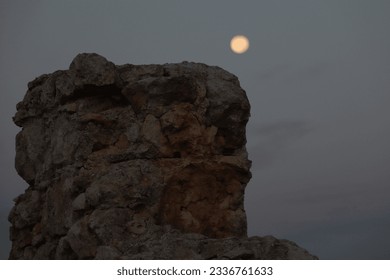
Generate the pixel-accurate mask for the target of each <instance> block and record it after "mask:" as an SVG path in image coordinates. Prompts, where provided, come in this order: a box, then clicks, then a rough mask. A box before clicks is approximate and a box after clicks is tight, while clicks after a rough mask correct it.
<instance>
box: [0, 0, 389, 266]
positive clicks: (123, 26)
mask: <svg viewBox="0 0 390 280" xmlns="http://www.w3.org/2000/svg"><path fill="white" fill-rule="evenodd" d="M389 30H390V1H389V0H370V1H369V0H353V1H347V0H323V1H320V0H294V1H291V0H253V1H245V0H243V1H237V0H235V1H230V0H228V1H227V0H224V1H210V0H209V1H205V0H198V1H189V0H181V1H179V0H177V1H172V0H164V1H157V0H155V1H148V0H138V1H133V0H122V1H100V0H99V1H98V0H93V1H92V0H88V1H87V0H84V1H80V0H78V1H48V0H46V1H40V0H37V1H28V0H25V1H20V0H12V1H10V0H9V1H6V0H0V61H1V63H0V118H1V122H0V131H1V138H0V152H1V157H0V167H1V168H0V176H1V183H0V259H6V258H8V253H9V250H10V245H11V243H10V241H9V237H8V232H9V226H10V224H9V223H8V222H7V216H8V213H9V211H10V209H11V207H12V206H13V199H14V198H15V197H17V196H18V195H20V194H22V193H23V192H24V190H25V189H26V188H27V183H25V182H24V181H23V180H22V179H21V178H20V177H19V176H18V175H17V173H16V171H15V168H14V156H15V135H16V133H17V132H18V131H19V130H20V128H18V127H17V126H16V125H14V124H13V122H12V116H13V115H14V114H15V112H16V104H17V103H18V102H19V101H21V100H22V99H23V96H24V95H25V93H26V90H27V83H28V82H29V81H31V80H33V79H34V78H36V77H37V76H39V75H41V74H45V73H51V72H53V71H55V70H59V69H68V67H69V64H70V62H71V61H72V59H73V58H74V57H75V56H76V55H77V54H78V53H82V52H96V53H98V54H100V55H102V56H104V57H106V58H107V59H108V60H110V61H112V62H114V63H115V64H118V65H120V64H126V63H131V64H152V63H153V64H156V63H158V64H160V63H173V62H181V61H192V62H202V63H206V64H208V65H217V66H220V67H222V68H224V69H225V70H227V71H229V72H231V73H233V74H235V75H236V76H238V78H239V80H240V82H241V86H242V87H243V88H244V89H245V91H246V93H247V95H248V98H249V101H250V103H251V118H250V121H249V123H248V126H247V139H248V143H247V148H248V152H249V158H250V159H251V160H252V162H253V165H252V169H251V171H252V175H253V178H252V180H251V181H250V183H249V184H248V186H247V189H246V196H245V207H246V211H247V217H248V233H249V235H250V236H253V235H259V236H264V235H273V236H275V237H277V238H282V239H289V240H292V241H294V242H296V243H297V244H298V245H300V246H301V247H303V248H305V249H307V250H308V251H309V252H310V253H312V254H314V255H317V256H318V257H319V258H320V259H390V238H389V236H390V203H389V201H390V144H389V143H390V110H389V107H390V31H389ZM235 35H245V36H247V37H248V38H249V40H250V47H249V50H248V51H247V52H245V53H243V54H236V53H233V52H232V51H231V50H230V45H229V44H230V40H231V38H232V37H233V36H235ZM31 211H34V209H31Z"/></svg>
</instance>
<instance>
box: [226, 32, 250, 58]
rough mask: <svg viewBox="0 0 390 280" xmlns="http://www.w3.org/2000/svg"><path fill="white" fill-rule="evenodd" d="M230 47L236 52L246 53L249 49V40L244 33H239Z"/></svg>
mask: <svg viewBox="0 0 390 280" xmlns="http://www.w3.org/2000/svg"><path fill="white" fill-rule="evenodd" d="M230 48H231V49H232V51H233V52H235V53H239V54H241V53H244V52H246V51H247V50H248V49H249V40H248V38H247V37H245V36H243V35H237V36H234V37H233V38H232V40H231V41H230Z"/></svg>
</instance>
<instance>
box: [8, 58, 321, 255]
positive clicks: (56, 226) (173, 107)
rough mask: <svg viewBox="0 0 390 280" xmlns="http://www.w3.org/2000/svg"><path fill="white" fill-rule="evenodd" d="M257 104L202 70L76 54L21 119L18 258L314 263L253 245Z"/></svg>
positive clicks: (282, 249)
mask: <svg viewBox="0 0 390 280" xmlns="http://www.w3.org/2000/svg"><path fill="white" fill-rule="evenodd" d="M249 111H250V105H249V102H248V99H247V97H246V94H245V92H244V91H243V90H242V89H241V88H240V86H239V82H238V79H237V78H236V77H235V76H234V75H232V74H230V73H228V72H226V71H224V70H222V69H221V68H218V67H210V66H207V65H204V64H199V63H187V62H183V63H179V64H165V65H130V64H126V65H122V66H116V65H114V64H113V63H111V62H109V61H107V60H106V59H105V58H104V57H102V56H99V55H97V54H79V55H78V56H76V58H75V59H74V60H73V61H72V63H71V65H70V68H69V70H66V71H56V72H54V73H52V74H49V75H42V76H40V77H38V78H36V79H35V80H34V81H32V82H30V83H29V84H28V91H27V94H26V96H25V98H24V100H23V101H22V102H20V103H19V104H18V105H17V113H16V115H15V117H14V122H15V124H16V125H18V126H20V127H22V130H21V132H19V134H18V135H17V137H16V161H15V165H16V169H17V171H18V173H19V175H20V176H21V177H22V178H23V179H24V180H25V181H26V182H27V183H28V184H29V187H28V189H27V190H26V191H25V193H24V194H22V195H20V196H19V197H18V198H17V199H16V200H15V206H14V208H13V209H12V211H11V213H10V215H9V220H10V222H11V223H12V227H11V233H10V235H11V240H12V250H11V252H10V259H224V258H226V259H312V258H315V257H313V256H312V255H310V254H309V253H308V252H306V251H305V250H304V249H301V248H299V247H298V246H297V245H296V244H294V243H292V242H290V241H286V240H277V239H275V238H273V237H271V236H268V237H251V238H248V237H247V233H246V230H247V224H246V215H245V211H244V208H243V201H244V190H245V186H246V184H247V183H248V181H249V179H250V177H251V174H250V171H249V169H250V161H249V160H248V156H247V152H246V148H245V143H246V138H245V126H246V123H247V121H248V118H249Z"/></svg>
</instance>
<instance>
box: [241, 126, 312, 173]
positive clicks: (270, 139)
mask: <svg viewBox="0 0 390 280" xmlns="http://www.w3.org/2000/svg"><path fill="white" fill-rule="evenodd" d="M251 130H252V132H251V134H252V135H249V137H248V138H253V139H252V140H251V141H250V142H251V143H249V145H248V149H249V154H250V155H251V159H252V160H253V166H254V167H265V166H268V165H271V164H272V162H273V161H274V160H275V159H276V157H278V155H279V154H280V153H281V152H282V151H284V150H285V149H286V148H288V147H289V146H290V145H291V144H292V143H294V142H296V141H297V140H299V139H300V138H302V137H304V136H306V135H307V134H309V133H310V132H311V131H312V130H313V127H312V126H311V125H309V123H307V122H305V121H290V120H285V121H277V122H273V123H268V124H260V125H258V126H257V127H255V128H253V127H252V128H251Z"/></svg>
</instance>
